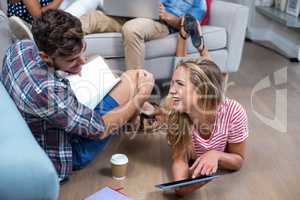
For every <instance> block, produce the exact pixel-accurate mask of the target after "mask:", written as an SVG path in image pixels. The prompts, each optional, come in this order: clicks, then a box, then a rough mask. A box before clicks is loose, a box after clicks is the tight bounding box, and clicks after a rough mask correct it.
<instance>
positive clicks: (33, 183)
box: [0, 82, 59, 200]
mask: <svg viewBox="0 0 300 200" xmlns="http://www.w3.org/2000/svg"><path fill="white" fill-rule="evenodd" d="M0 100H1V101H0V113H1V114H0V163H1V164H0V177H1V178H0V179H1V180H0V199H9V200H18V199H20V200H21V199H22V200H27V199H28V200H29V199H30V200H34V199H44V200H48V199H49V200H52V199H57V198H58V194H59V181H58V176H57V174H56V170H55V168H54V166H53V164H52V162H51V161H50V159H49V158H48V156H47V155H46V154H45V152H44V151H43V149H42V148H41V147H40V146H39V144H38V143H37V142H36V140H35V138H34V137H33V135H32V133H31V132H30V129H29V128H28V126H27V124H26V122H25V121H24V119H23V118H22V116H21V114H20V113H19V111H18V109H17V107H16V105H15V104H14V102H13V101H12V99H11V98H10V97H9V95H8V93H7V92H6V90H5V88H4V87H3V85H2V83H1V82H0Z"/></svg>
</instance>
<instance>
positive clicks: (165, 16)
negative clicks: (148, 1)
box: [159, 4, 181, 29]
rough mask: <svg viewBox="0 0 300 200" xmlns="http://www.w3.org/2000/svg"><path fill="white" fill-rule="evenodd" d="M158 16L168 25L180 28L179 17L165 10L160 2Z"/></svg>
mask: <svg viewBox="0 0 300 200" xmlns="http://www.w3.org/2000/svg"><path fill="white" fill-rule="evenodd" d="M159 17H160V19H161V20H163V21H164V22H166V23H167V24H168V25H170V26H172V27H174V28H176V29H180V23H181V17H177V16H175V15H172V14H171V13H168V12H167V11H166V10H165V7H164V5H163V4H160V8H159Z"/></svg>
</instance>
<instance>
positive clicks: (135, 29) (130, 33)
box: [121, 20, 143, 40]
mask: <svg viewBox="0 0 300 200" xmlns="http://www.w3.org/2000/svg"><path fill="white" fill-rule="evenodd" d="M121 32H122V35H123V38H124V40H137V39H142V38H143V35H142V31H141V30H140V27H139V25H138V23H136V20H130V21H128V22H126V23H125V24H124V25H123V27H122V30H121Z"/></svg>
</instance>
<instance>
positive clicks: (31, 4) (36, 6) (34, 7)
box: [22, 0, 63, 17]
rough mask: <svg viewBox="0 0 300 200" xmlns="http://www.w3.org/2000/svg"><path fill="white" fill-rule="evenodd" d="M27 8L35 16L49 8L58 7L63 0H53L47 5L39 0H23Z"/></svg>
mask: <svg viewBox="0 0 300 200" xmlns="http://www.w3.org/2000/svg"><path fill="white" fill-rule="evenodd" d="M22 1H23V3H24V5H25V6H26V8H27V10H28V11H29V13H30V14H31V16H33V17H37V16H40V15H41V14H42V12H45V11H46V10H49V9H57V8H58V7H59V5H60V4H61V3H62V2H63V0H53V1H52V2H51V3H49V4H48V5H47V6H44V7H42V6H41V4H40V2H39V1H38V0H22Z"/></svg>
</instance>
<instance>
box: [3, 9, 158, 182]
mask: <svg viewBox="0 0 300 200" xmlns="http://www.w3.org/2000/svg"><path fill="white" fill-rule="evenodd" d="M32 32H33V36H34V39H35V43H34V42H33V41H30V40H23V41H19V42H17V43H15V44H13V45H12V46H11V47H10V48H9V49H8V50H7V53H6V55H5V58H4V64H3V69H2V73H1V77H0V79H1V81H2V82H3V84H4V85H5V87H6V89H7V91H8V92H9V94H10V96H11V97H12V98H13V100H14V102H15V103H16V105H17V106H18V109H19V110H20V112H21V113H22V115H23V117H24V118H25V120H26V122H27V123H28V125H29V127H30V129H31V131H32V133H33V135H34V136H35V138H36V140H37V141H38V143H39V144H40V146H41V147H42V148H43V149H44V150H45V152H46V153H47V154H48V156H49V157H50V159H51V161H52V162H53V164H54V166H55V168H56V170H57V172H58V175H59V178H60V180H61V181H62V180H64V179H66V178H67V177H68V176H69V175H70V174H71V172H72V169H80V168H82V167H84V166H85V165H86V164H87V163H89V162H90V161H91V160H92V159H93V158H94V157H95V156H96V154H97V153H98V152H99V151H100V150H101V149H102V147H103V145H104V144H105V143H106V142H107V140H108V139H109V138H110V133H111V132H112V131H114V130H115V129H117V128H119V127H120V126H122V125H123V124H124V123H126V122H127V121H128V120H130V119H131V118H132V117H133V116H134V115H135V114H136V113H137V111H138V109H139V108H140V107H141V106H142V105H143V104H144V102H145V101H146V100H147V99H148V97H149V96H150V94H151V91H152V88H153V84H154V79H153V76H152V74H150V73H149V72H147V71H145V70H132V71H127V72H125V73H124V74H122V76H121V82H120V83H119V84H118V85H117V86H116V87H115V88H114V89H113V90H112V91H111V92H110V93H109V95H107V96H106V97H105V98H104V99H103V101H102V102H100V103H99V105H98V106H97V107H96V108H95V109H94V110H91V109H89V108H88V107H86V106H84V105H83V104H81V103H79V102H78V100H77V99H76V97H75V95H74V93H73V91H72V89H71V87H70V84H69V82H68V80H67V79H66V78H65V77H63V76H62V75H61V74H60V73H58V70H60V71H64V72H67V73H69V74H77V73H80V71H81V66H82V64H84V63H85V57H84V50H85V48H86V44H85V42H84V40H83V37H84V34H83V31H82V29H81V23H80V21H79V20H78V18H76V17H74V16H72V15H71V14H68V13H66V12H64V11H60V10H48V11H46V12H44V13H43V14H42V15H41V16H40V17H38V18H36V19H35V20H34V22H33V25H32Z"/></svg>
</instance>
